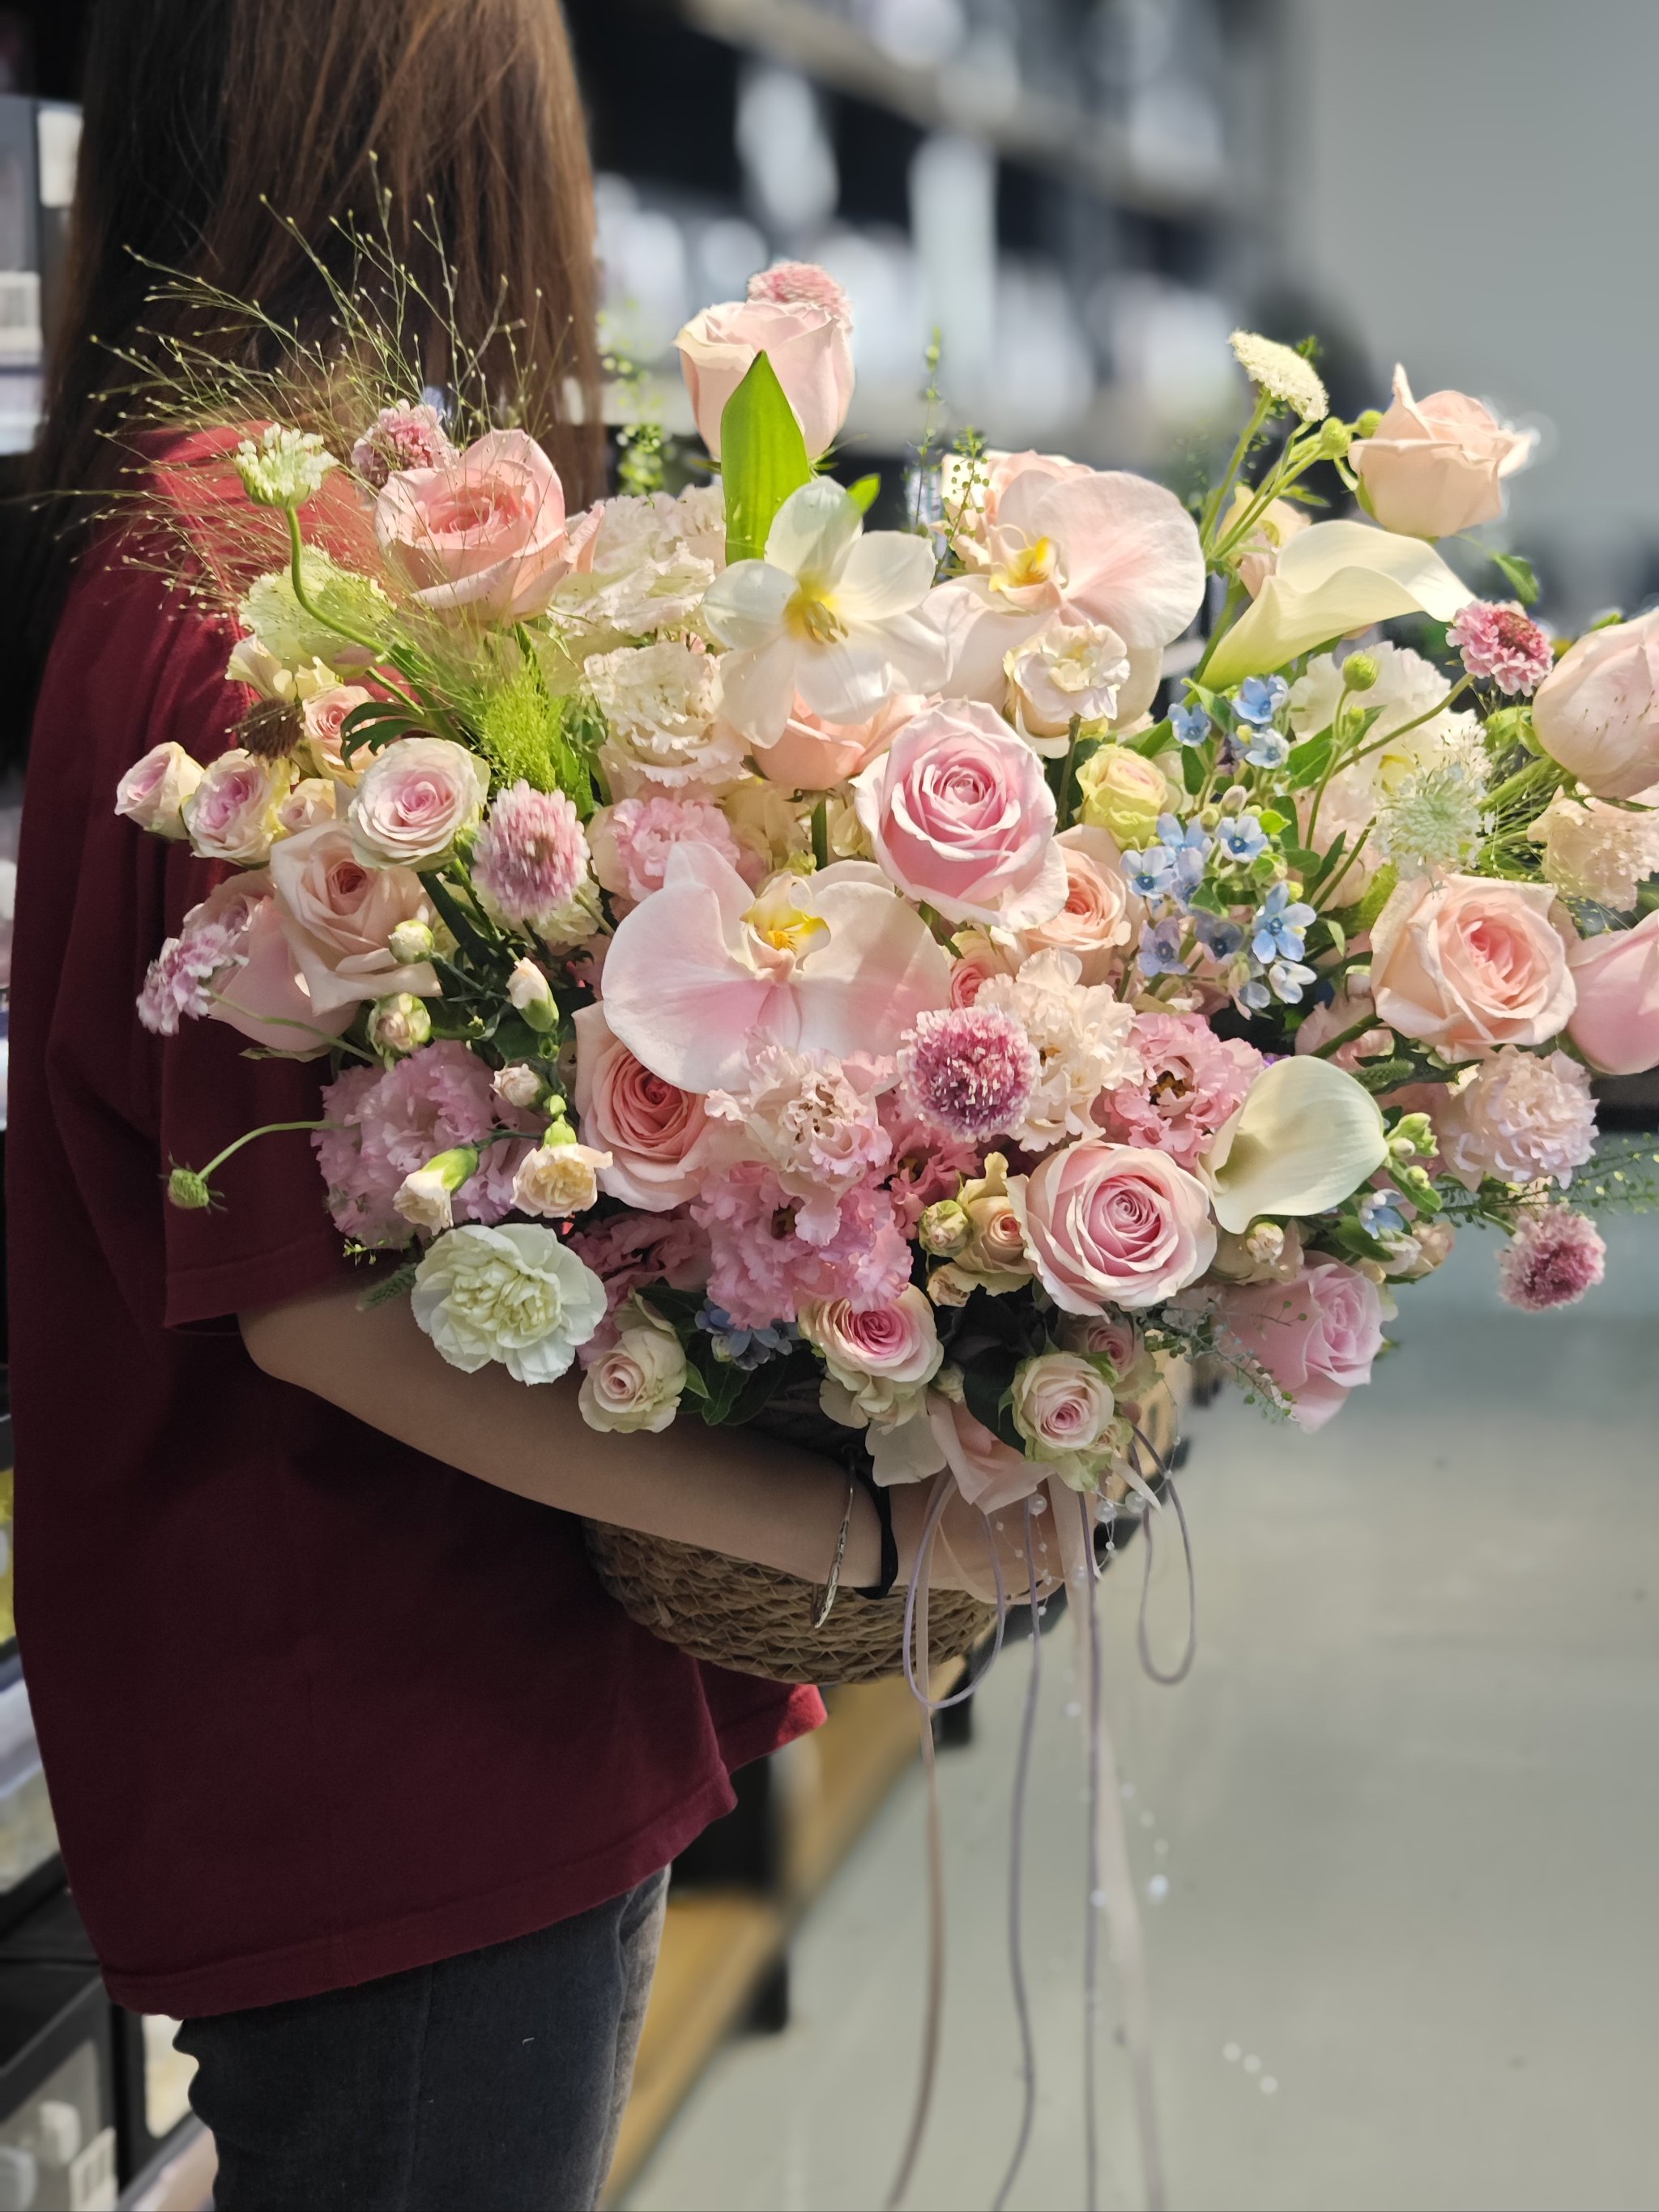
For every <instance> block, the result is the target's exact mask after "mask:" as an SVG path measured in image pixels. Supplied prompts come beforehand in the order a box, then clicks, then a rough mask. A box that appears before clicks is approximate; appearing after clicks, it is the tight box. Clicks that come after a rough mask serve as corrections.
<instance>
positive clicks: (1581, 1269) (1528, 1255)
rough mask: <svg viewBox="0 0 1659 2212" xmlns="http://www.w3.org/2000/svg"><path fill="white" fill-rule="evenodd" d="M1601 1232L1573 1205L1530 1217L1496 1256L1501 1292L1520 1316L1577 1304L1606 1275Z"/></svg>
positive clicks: (1547, 1208)
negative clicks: (1518, 1311) (1518, 1310)
mask: <svg viewBox="0 0 1659 2212" xmlns="http://www.w3.org/2000/svg"><path fill="white" fill-rule="evenodd" d="M1606 1272H1607V1246H1606V1244H1605V1243H1603V1242H1602V1238H1601V1231H1599V1230H1598V1229H1597V1228H1596V1226H1595V1223H1594V1222H1592V1221H1587V1220H1586V1219H1585V1218H1584V1216H1583V1214H1582V1213H1575V1212H1573V1210H1572V1208H1571V1206H1544V1207H1542V1208H1541V1210H1540V1211H1539V1212H1536V1213H1526V1214H1523V1215H1522V1218H1521V1225H1520V1227H1519V1228H1518V1229H1517V1230H1516V1232H1515V1235H1514V1237H1513V1238H1512V1240H1511V1241H1510V1244H1509V1246H1508V1248H1507V1249H1506V1250H1504V1252H1503V1253H1501V1254H1500V1255H1499V1256H1498V1296H1499V1297H1501V1298H1502V1299H1503V1300H1504V1303H1505V1304H1507V1305H1512V1306H1517V1307H1519V1309H1520V1310H1521V1311H1522V1313H1547V1312H1548V1311H1549V1310H1550V1308H1551V1307H1552V1306H1570V1305H1576V1304H1577V1302H1578V1300H1579V1299H1580V1298H1582V1297H1583V1295H1584V1293H1585V1291H1589V1290H1594V1288H1595V1285H1596V1284H1597V1283H1599V1282H1600V1281H1601V1278H1602V1276H1603V1275H1604V1274H1605V1273H1606Z"/></svg>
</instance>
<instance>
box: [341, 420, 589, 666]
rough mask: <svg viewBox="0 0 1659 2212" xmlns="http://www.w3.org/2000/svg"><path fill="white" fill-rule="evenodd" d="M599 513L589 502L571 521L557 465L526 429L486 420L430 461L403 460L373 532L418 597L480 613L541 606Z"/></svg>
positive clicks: (489, 618)
mask: <svg viewBox="0 0 1659 2212" xmlns="http://www.w3.org/2000/svg"><path fill="white" fill-rule="evenodd" d="M599 520H600V518H599V510H598V509H597V508H595V509H593V510H592V512H590V513H587V514H585V515H581V516H579V517H577V518H576V520H574V522H569V523H568V522H567V519H566V515H565V507H564V486H563V484H562V483H561V482H560V480H559V472H558V471H557V470H556V468H555V467H554V465H553V464H552V462H551V461H550V460H549V459H548V458H547V455H546V454H545V453H544V452H543V451H542V449H541V447H539V446H538V444H537V443H536V441H535V440H534V439H533V438H532V437H530V436H529V435H527V434H526V432H525V431H523V430H491V431H489V433H488V434H487V435H485V436H483V437H482V438H479V439H477V441H475V442H474V443H473V444H471V446H469V447H467V449H466V451H465V453H461V454H459V455H457V456H455V457H454V458H453V459H447V460H444V461H441V462H440V463H439V465H437V466H436V467H435V468H429V469H405V470H404V471H401V472H400V473H399V474H398V475H396V476H394V477H391V478H390V479H389V480H388V482H387V483H386V489H384V490H383V491H382V492H381V494H380V497H379V498H378V499H377V500H376V501H375V502H374V536H375V538H376V540H377V542H378V543H379V544H380V550H381V551H382V552H383V553H384V554H385V555H386V558H387V559H388V561H390V562H392V564H393V566H395V567H397V568H401V569H402V570H403V572H404V574H405V575H406V576H407V577H408V579H409V580H410V583H411V584H412V585H413V586H415V596H416V599H418V600H419V601H420V603H421V605H422V606H427V607H431V608H433V609H435V611H438V612H440V613H444V614H459V613H465V614H471V615H474V616H477V617H479V618H480V619H481V620H483V621H485V622H495V621H507V620H509V619H510V620H514V621H516V620H519V619H520V618H521V617H524V616H526V615H533V614H539V613H540V612H541V611H542V610H543V608H544V607H545V606H546V605H547V603H548V601H549V600H550V599H551V598H552V596H553V593H554V591H555V590H556V587H557V586H559V585H560V584H561V583H562V581H563V580H564V579H565V578H566V577H567V576H568V574H570V572H571V570H572V569H573V568H577V567H578V566H579V565H580V562H581V559H582V556H583V554H584V553H585V552H586V551H587V550H590V548H591V545H592V539H593V538H594V536H595V535H596V533H597V532H598V530H599Z"/></svg>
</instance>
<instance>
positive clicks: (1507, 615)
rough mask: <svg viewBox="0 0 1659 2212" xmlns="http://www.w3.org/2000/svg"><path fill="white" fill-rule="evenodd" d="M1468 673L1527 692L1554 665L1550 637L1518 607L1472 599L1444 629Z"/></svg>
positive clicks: (1502, 685) (1533, 687) (1534, 688)
mask: <svg viewBox="0 0 1659 2212" xmlns="http://www.w3.org/2000/svg"><path fill="white" fill-rule="evenodd" d="M1446 635H1447V638H1448V639H1449V641H1450V642H1451V643H1452V644H1453V645H1455V647H1457V649H1458V651H1459V653H1462V656H1463V665H1464V667H1465V668H1466V669H1467V670H1468V672H1469V674H1470V675H1471V676H1474V677H1476V678H1480V677H1486V678H1490V679H1491V681H1492V683H1494V684H1496V685H1497V686H1498V690H1500V691H1520V692H1524V693H1527V694H1528V695H1530V694H1531V693H1532V692H1534V691H1535V690H1537V689H1538V686H1539V685H1540V684H1541V683H1542V682H1543V680H1544V678H1546V677H1547V675H1548V674H1549V672H1550V671H1551V669H1552V668H1553V667H1554V665H1555V655H1554V653H1553V652H1552V651H1551V649H1550V641H1549V639H1548V638H1547V636H1546V635H1545V634H1544V632H1543V631H1542V630H1541V629H1540V628H1539V627H1538V625H1537V623H1535V622H1534V621H1533V620H1532V618H1531V617H1530V616H1529V615H1527V614H1524V613H1522V610H1521V609H1520V608H1519V607H1517V606H1513V605H1510V606H1494V605H1492V603H1491V602H1490V601H1489V600H1486V599H1473V600H1471V601H1470V603H1469V605H1468V606H1466V607H1465V608H1464V609H1463V611H1462V613H1461V614H1460V615H1459V616H1458V617H1457V618H1456V620H1455V622H1454V623H1452V625H1451V627H1450V629H1448V631H1447V632H1446Z"/></svg>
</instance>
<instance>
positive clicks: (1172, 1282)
mask: <svg viewBox="0 0 1659 2212" xmlns="http://www.w3.org/2000/svg"><path fill="white" fill-rule="evenodd" d="M1008 1192H1009V1195H1010V1197H1011V1198H1012V1200H1013V1202H1014V1209H1015V1212H1017V1213H1018V1217H1019V1223H1020V1227H1021V1228H1022V1229H1023V1230H1024V1234H1025V1244H1026V1249H1027V1250H1028V1251H1029V1253H1030V1257H1031V1260H1032V1261H1033V1263H1034V1264H1035V1266H1036V1271H1037V1273H1038V1275H1039V1276H1040V1277H1041V1278H1042V1284H1043V1287H1044V1288H1045V1289H1046V1290H1047V1291H1048V1295H1049V1296H1050V1297H1052V1298H1053V1300H1054V1304H1056V1305H1057V1306H1060V1307H1061V1308H1063V1309H1064V1310H1065V1311H1066V1313H1075V1314H1087V1313H1098V1312H1099V1311H1100V1310H1101V1309H1102V1308H1103V1307H1104V1306H1108V1305H1116V1306H1127V1307H1129V1308H1132V1309H1133V1308H1137V1307H1141V1306H1152V1305H1157V1304H1160V1303H1161V1302H1162V1301H1163V1300H1164V1298H1168V1297H1174V1295H1175V1293H1176V1291H1181V1290H1184V1289H1185V1288H1186V1287H1187V1285H1188V1284H1189V1283H1195V1282H1196V1281H1197V1280H1198V1279H1199V1277H1200V1275H1201V1274H1202V1273H1204V1271H1205V1269H1206V1267H1208V1266H1209V1264H1210V1262H1211V1261H1212V1259H1213V1258H1214V1257H1215V1247H1216V1231H1215V1224H1214V1223H1213V1222H1212V1220H1211V1218H1210V1201H1209V1196H1208V1194H1207V1193H1206V1190H1205V1188H1204V1186H1203V1184H1202V1183H1201V1182H1199V1181H1198V1179H1197V1177H1196V1176H1190V1175H1188V1172H1187V1170H1185V1168H1182V1167H1177V1166H1176V1163H1175V1162H1174V1161H1173V1160H1172V1159H1170V1158H1169V1156H1168V1155H1167V1154H1166V1153H1164V1152H1143V1151H1142V1150H1141V1149H1140V1148H1139V1146H1133V1145H1111V1144H1107V1143H1104V1142H1103V1141H1102V1140H1101V1139H1097V1138H1092V1137H1087V1138H1085V1139H1082V1140H1081V1142H1079V1143H1078V1144H1075V1145H1066V1146H1062V1147H1061V1148H1060V1149H1059V1150H1057V1151H1055V1152H1049V1153H1048V1155H1047V1156H1046V1157H1045V1158H1043V1159H1042V1162H1041V1163H1040V1164H1039V1165H1038V1166H1037V1167H1036V1169H1035V1170H1033V1172H1032V1173H1031V1174H1030V1175H1029V1176H1013V1177H1012V1178H1011V1179H1010V1182H1009V1185H1008Z"/></svg>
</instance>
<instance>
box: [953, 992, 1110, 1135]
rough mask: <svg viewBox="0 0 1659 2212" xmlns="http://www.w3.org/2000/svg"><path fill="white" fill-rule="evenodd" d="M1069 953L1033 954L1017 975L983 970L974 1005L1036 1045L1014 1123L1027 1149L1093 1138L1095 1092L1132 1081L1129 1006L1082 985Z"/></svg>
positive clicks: (1014, 1129) (1097, 1093) (1017, 1133)
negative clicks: (1010, 1023)
mask: <svg viewBox="0 0 1659 2212" xmlns="http://www.w3.org/2000/svg"><path fill="white" fill-rule="evenodd" d="M1082 974H1083V963H1082V962H1081V961H1080V960H1079V958H1078V957H1077V955H1076V953H1074V952H1034V953H1033V954H1032V955H1031V957H1030V959H1029V960H1025V961H1023V962H1022V963H1020V969H1019V973H1018V975H987V978H986V979H985V981H984V982H982V983H981V985H980V987H979V995H978V996H977V998H976V999H975V1001H974V1004H975V1006H981V1007H994V1008H995V1009H996V1010H997V1011H998V1012H1000V1013H1006V1014H1012V1016H1013V1018H1015V1020H1016V1021H1018V1023H1019V1024H1021V1026H1022V1027H1023V1028H1024V1031H1025V1034H1026V1036H1028V1037H1030V1040H1031V1042H1032V1043H1033V1044H1034V1045H1035V1046H1036V1052H1037V1059H1038V1061H1039V1063H1040V1073H1039V1074H1038V1076H1037V1079H1036V1084H1035V1085H1034V1086H1033V1088H1032V1091H1031V1097H1030V1102H1029V1103H1028V1104H1027V1106H1026V1108H1025V1111H1024V1115H1023V1116H1022V1118H1021V1120H1020V1121H1019V1123H1018V1126H1017V1127H1014V1128H1012V1129H1011V1130H1010V1131H1009V1132H1008V1133H1009V1135H1010V1136H1011V1137H1012V1138H1013V1139H1014V1141H1015V1143H1016V1144H1018V1145H1023V1146H1024V1148H1025V1150H1026V1151H1027V1152H1046V1151H1047V1150H1048V1147H1049V1146H1051V1145H1058V1144H1061V1143H1063V1142H1064V1140H1065V1139H1066V1138H1067V1137H1083V1136H1098V1135H1099V1133H1100V1132H1099V1129H1098V1128H1097V1126H1096V1123H1095V1121H1094V1119H1093V1115H1092V1114H1091V1108H1092V1107H1093V1105H1094V1103H1095V1101H1096V1099H1097V1098H1098V1097H1099V1096H1100V1094H1101V1092H1102V1091H1112V1090H1115V1089H1116V1087H1117V1086H1118V1085H1119V1084H1121V1083H1134V1082H1138V1081H1139V1078H1140V1075H1141V1072H1142V1070H1141V1064H1140V1057H1139V1054H1138V1053H1137V1052H1136V1050H1135V1048H1134V1043H1133V1036H1134V1009H1133V1007H1132V1006H1126V1005H1125V1004H1124V1003H1123V1001H1122V1000H1121V999H1120V998H1119V997H1118V995H1117V994H1116V992H1115V991H1113V990H1112V989H1110V988H1109V987H1108V986H1107V985H1106V984H1104V983H1084V982H1082V981H1080V980H1079V979H1080V977H1081V975H1082Z"/></svg>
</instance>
